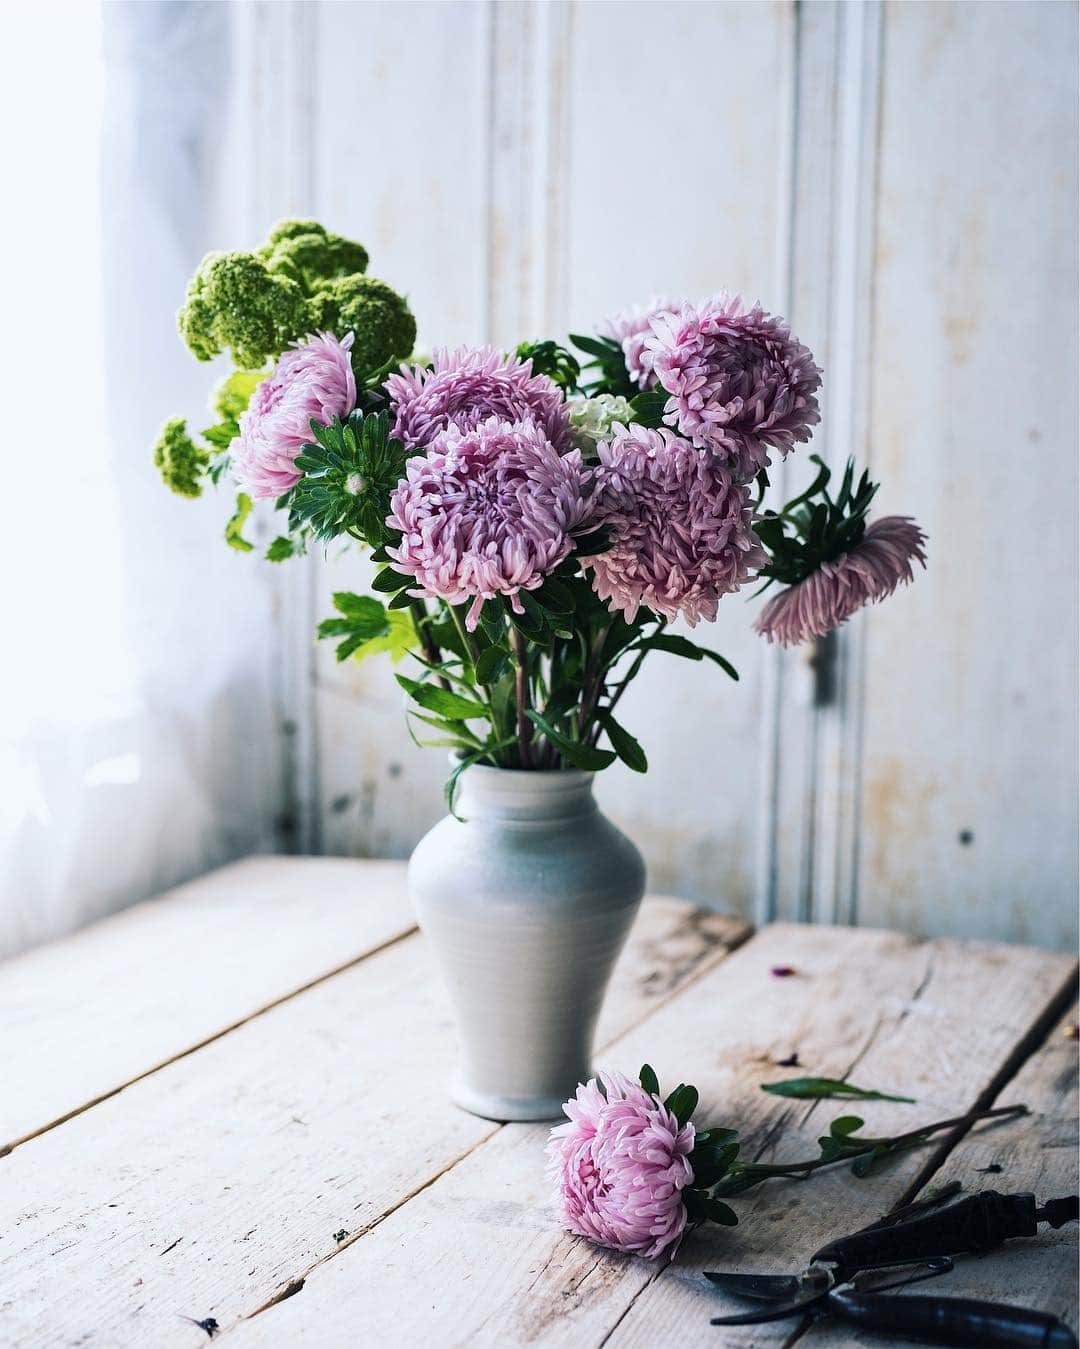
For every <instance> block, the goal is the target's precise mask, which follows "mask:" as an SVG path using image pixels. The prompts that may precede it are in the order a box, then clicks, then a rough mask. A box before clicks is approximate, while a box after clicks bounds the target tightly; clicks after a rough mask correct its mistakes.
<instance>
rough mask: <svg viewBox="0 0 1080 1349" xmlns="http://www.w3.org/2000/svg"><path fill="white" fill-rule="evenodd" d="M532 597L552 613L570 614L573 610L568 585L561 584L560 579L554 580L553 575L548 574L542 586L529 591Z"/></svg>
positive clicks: (571, 595) (571, 594)
mask: <svg viewBox="0 0 1080 1349" xmlns="http://www.w3.org/2000/svg"><path fill="white" fill-rule="evenodd" d="M529 594H530V595H531V596H532V598H533V599H534V600H535V601H536V603H537V604H538V605H539V606H540V608H541V609H546V610H547V611H548V612H549V613H553V614H572V613H573V612H574V595H573V592H572V591H571V589H570V587H569V586H567V585H563V583H562V582H561V581H556V580H555V578H554V577H553V576H549V577H548V578H547V580H546V581H545V582H544V584H543V585H542V586H540V587H539V589H537V590H532V591H530V592H529Z"/></svg>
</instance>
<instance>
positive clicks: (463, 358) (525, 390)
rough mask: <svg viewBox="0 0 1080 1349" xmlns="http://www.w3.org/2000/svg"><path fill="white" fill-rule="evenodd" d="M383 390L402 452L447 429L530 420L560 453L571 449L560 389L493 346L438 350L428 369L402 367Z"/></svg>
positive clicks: (426, 443)
mask: <svg viewBox="0 0 1080 1349" xmlns="http://www.w3.org/2000/svg"><path fill="white" fill-rule="evenodd" d="M385 387H386V391H387V393H388V394H389V395H390V405H391V415H392V416H393V419H394V427H393V435H395V436H397V437H398V439H399V440H401V441H403V442H404V444H405V447H406V449H413V448H415V447H416V446H418V445H419V446H421V447H424V448H426V447H427V446H428V445H430V444H431V442H432V440H433V439H434V437H435V436H436V435H437V434H438V433H439V432H440V431H445V430H446V428H447V427H448V426H458V427H461V428H462V429H469V428H471V427H474V426H478V425H479V424H480V423H481V422H484V421H487V420H488V418H490V417H497V418H498V419H499V421H501V422H517V421H521V420H522V419H523V418H525V417H531V418H532V420H533V421H535V422H536V423H537V424H538V425H539V426H540V428H541V429H542V430H543V431H544V433H545V435H546V436H547V438H548V440H550V441H551V443H552V445H554V446H555V449H556V450H557V451H558V452H559V453H560V454H562V453H564V452H565V451H566V450H568V449H570V448H571V445H572V441H571V436H570V427H569V418H568V416H567V411H566V404H565V403H564V402H563V396H562V393H561V392H560V390H559V386H558V385H557V384H556V383H555V381H554V380H553V379H550V378H549V377H548V376H547V375H534V374H533V373H532V362H531V361H520V360H518V359H517V357H516V356H506V355H504V354H503V353H502V352H500V351H496V350H495V348H494V347H478V348H476V349H470V348H469V347H458V348H457V350H455V351H447V350H441V351H437V352H436V353H435V355H434V358H433V360H432V365H431V368H430V369H427V368H426V367H424V366H422V365H416V366H412V367H409V366H405V365H403V366H402V367H401V373H400V374H397V375H391V376H390V377H389V379H387V381H386V385H385Z"/></svg>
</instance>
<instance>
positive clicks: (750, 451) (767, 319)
mask: <svg viewBox="0 0 1080 1349" xmlns="http://www.w3.org/2000/svg"><path fill="white" fill-rule="evenodd" d="M651 329H652V331H651V332H650V334H649V335H648V336H647V337H646V338H645V349H646V352H647V353H648V359H649V360H650V361H651V365H652V369H653V371H654V373H655V375H656V378H657V381H658V382H659V384H660V385H661V387H662V388H664V389H666V390H667V392H668V393H669V394H670V395H671V397H670V398H669V399H668V401H667V406H666V410H665V420H666V421H667V422H668V424H669V425H671V426H675V427H676V428H677V429H678V431H679V434H680V435H683V436H686V437H687V439H689V440H692V441H693V443H694V444H695V445H697V446H699V447H702V448H710V449H715V450H717V451H718V452H720V453H723V454H726V455H727V456H728V457H730V459H731V460H732V462H733V464H735V466H736V467H737V468H738V469H739V471H740V472H741V473H744V474H745V475H746V476H747V477H751V476H753V475H754V474H755V473H756V472H757V471H758V469H761V468H764V467H765V466H766V465H767V464H768V462H769V448H770V447H772V448H773V449H777V450H779V451H780V453H781V454H787V452H788V451H789V450H790V449H791V448H792V446H793V445H794V444H795V442H796V441H804V440H809V439H810V428H811V427H812V426H815V425H816V424H817V423H818V422H819V421H820V417H819V415H818V403H817V398H816V397H815V396H814V395H815V394H816V392H817V390H818V389H819V388H820V386H821V371H820V370H819V369H818V367H817V366H816V365H815V364H814V358H813V356H812V355H811V354H810V352H809V351H808V350H807V349H806V347H804V346H803V345H802V344H801V343H800V342H798V341H796V339H795V338H793V337H792V335H791V330H790V329H789V328H788V325H787V324H786V323H785V322H784V320H783V319H782V318H778V317H777V316H775V315H773V314H767V313H766V312H765V310H763V309H762V308H761V306H760V305H758V304H755V305H754V306H753V308H751V309H747V308H746V306H745V305H744V304H743V302H742V300H741V299H740V298H739V297H738V296H737V295H736V296H731V295H728V293H727V292H726V291H721V292H720V294H719V295H717V296H715V297H714V298H713V299H711V300H706V301H705V302H704V303H703V304H701V305H692V304H684V305H683V306H682V308H681V309H680V310H679V311H678V312H677V313H672V314H661V315H659V316H658V317H656V318H654V319H653V320H652V324H651Z"/></svg>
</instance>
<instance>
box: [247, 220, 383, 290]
mask: <svg viewBox="0 0 1080 1349" xmlns="http://www.w3.org/2000/svg"><path fill="white" fill-rule="evenodd" d="M256 256H257V257H258V258H259V259H260V260H261V261H262V262H264V263H265V264H266V268H267V271H269V272H270V273H271V274H273V275H275V276H287V277H289V279H290V280H292V281H295V282H296V283H297V284H298V285H299V286H301V287H302V288H303V290H304V292H305V294H307V295H308V296H311V295H313V294H315V293H316V292H317V291H319V290H322V289H323V288H324V287H325V286H326V284H327V282H329V281H333V280H336V279H337V278H338V277H342V276H353V275H356V274H358V273H361V272H365V271H367V264H368V255H367V249H366V248H365V247H364V246H363V244H358V243H354V242H353V241H352V239H343V238H342V237H341V236H340V235H339V234H327V233H326V232H325V231H323V232H321V233H315V232H311V233H309V234H296V235H293V236H291V237H290V238H287V239H282V240H281V241H280V242H279V243H276V244H274V245H273V247H272V248H261V249H259V250H258V253H257V254H256Z"/></svg>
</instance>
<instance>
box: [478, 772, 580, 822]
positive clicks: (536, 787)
mask: <svg viewBox="0 0 1080 1349" xmlns="http://www.w3.org/2000/svg"><path fill="white" fill-rule="evenodd" d="M592 782H593V775H592V774H591V773H582V772H580V771H578V770H577V769H556V770H542V769H541V770H526V769H520V768H489V767H487V766H486V765H483V764H473V765H471V766H470V767H469V768H466V769H465V771H464V772H463V773H462V775H461V779H460V783H459V788H458V802H457V807H456V808H457V813H458V814H459V815H460V816H461V817H462V818H463V819H465V820H469V819H474V820H477V819H488V820H552V819H563V818H566V819H572V818H574V817H575V816H579V815H586V814H589V813H590V812H592V811H594V810H595V809H596V803H595V802H594V800H593V795H592Z"/></svg>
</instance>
